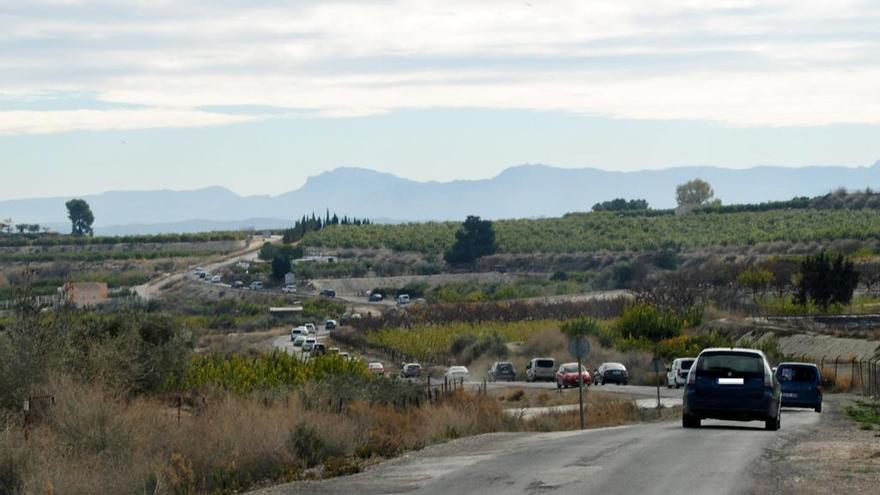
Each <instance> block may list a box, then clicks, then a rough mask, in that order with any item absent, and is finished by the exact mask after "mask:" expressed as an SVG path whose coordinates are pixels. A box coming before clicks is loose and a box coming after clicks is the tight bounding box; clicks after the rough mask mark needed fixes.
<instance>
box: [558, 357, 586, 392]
mask: <svg viewBox="0 0 880 495" xmlns="http://www.w3.org/2000/svg"><path fill="white" fill-rule="evenodd" d="M581 383H583V384H584V386H589V385H590V384H592V383H593V381H592V379H591V378H590V372H589V371H587V368H586V367H585V366H584V365H581V369H580V373H578V364H577V363H565V364H563V365H562V366H560V367H559V369H558V370H557V371H556V388H569V387H578V386H580V384H581Z"/></svg>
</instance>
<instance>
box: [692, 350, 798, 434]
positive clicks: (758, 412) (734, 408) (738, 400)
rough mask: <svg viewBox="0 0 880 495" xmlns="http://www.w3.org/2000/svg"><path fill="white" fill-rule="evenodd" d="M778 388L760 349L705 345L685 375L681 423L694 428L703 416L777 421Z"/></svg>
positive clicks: (773, 426) (772, 426) (774, 425)
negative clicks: (706, 346) (685, 382)
mask: <svg viewBox="0 0 880 495" xmlns="http://www.w3.org/2000/svg"><path fill="white" fill-rule="evenodd" d="M780 396H781V389H780V386H779V382H777V381H776V377H775V376H774V375H773V370H772V369H771V368H770V363H769V362H768V361H767V357H766V356H764V353H763V352H761V351H759V350H755V349H733V348H718V349H705V350H703V352H701V353H700V355H699V356H697V360H696V362H694V364H693V365H692V366H691V369H690V372H689V373H688V377H687V384H686V386H685V392H684V408H683V409H682V417H681V423H682V426H683V427H685V428H697V427H699V426H700V422H701V421H702V420H703V419H708V418H712V419H722V420H732V421H756V420H760V421H764V427H765V428H766V429H767V430H771V431H776V430H778V429H779V427H780V425H781V419H782V418H781V416H782V415H781V414H780V409H781V407H782V404H781V401H780Z"/></svg>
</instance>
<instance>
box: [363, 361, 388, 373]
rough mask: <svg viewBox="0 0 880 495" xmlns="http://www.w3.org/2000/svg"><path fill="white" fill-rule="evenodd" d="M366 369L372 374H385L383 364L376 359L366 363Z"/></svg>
mask: <svg viewBox="0 0 880 495" xmlns="http://www.w3.org/2000/svg"><path fill="white" fill-rule="evenodd" d="M367 369H368V370H370V373H373V374H374V375H384V374H385V365H384V364H382V363H380V362H378V361H376V362H372V363H370V364H368V365H367Z"/></svg>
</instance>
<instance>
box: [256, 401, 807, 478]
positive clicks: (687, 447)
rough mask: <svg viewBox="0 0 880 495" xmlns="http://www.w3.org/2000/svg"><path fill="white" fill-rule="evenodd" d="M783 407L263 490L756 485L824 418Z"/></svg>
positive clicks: (484, 441) (485, 440) (511, 440)
mask: <svg viewBox="0 0 880 495" xmlns="http://www.w3.org/2000/svg"><path fill="white" fill-rule="evenodd" d="M819 418H820V415H819V414H816V413H813V412H811V411H802V410H784V412H783V418H782V428H783V429H782V430H781V431H779V432H768V431H764V429H763V423H759V422H751V423H735V422H723V421H704V427H702V428H699V429H683V428H682V427H681V425H680V423H679V422H661V423H645V424H638V425H632V426H622V427H616V428H602V429H596V430H588V431H583V432H580V431H575V432H557V433H535V434H526V433H506V434H504V433H502V434H491V435H483V436H479V437H473V438H467V439H462V440H459V441H455V442H450V443H448V444H445V445H439V446H435V447H430V448H427V449H425V450H423V451H420V452H416V453H413V454H410V455H407V456H405V457H403V458H400V459H396V460H392V461H389V462H386V463H384V464H381V465H379V466H377V467H376V468H373V469H371V470H369V471H366V472H364V473H361V474H357V475H354V476H349V477H345V478H337V479H332V480H327V481H322V482H298V483H290V484H287V485H281V486H277V487H273V488H268V489H264V490H261V491H258V492H255V493H257V494H259V495H294V494H309V495H317V494H331V493H359V494H386V493H408V494H409V493H412V494H420V495H435V494H436V495H441V494H448V493H461V494H468V493H479V494H480V495H493V494H499V495H501V494H520V493H522V494H537V493H553V494H572V495H574V494H579V495H580V494H593V493H595V494H602V495H617V494H620V495H630V494H654V493H656V494H674V495H675V494H684V493H700V494H707V495H713V494H740V493H751V492H753V491H754V490H755V487H756V486H757V485H756V484H760V483H761V480H759V479H754V477H753V474H752V473H753V471H754V468H756V467H757V466H758V463H761V462H766V460H765V458H764V457H763V455H764V452H765V451H766V450H767V449H768V448H769V447H772V446H774V445H776V444H777V442H781V441H783V440H784V439H785V438H786V437H787V436H793V435H797V434H798V433H802V432H803V431H804V430H808V429H809V428H810V427H811V426H813V425H815V424H816V423H817V422H818V421H819Z"/></svg>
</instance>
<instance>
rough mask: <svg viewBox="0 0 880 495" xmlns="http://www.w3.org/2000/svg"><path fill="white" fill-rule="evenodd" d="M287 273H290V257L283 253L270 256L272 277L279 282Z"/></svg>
mask: <svg viewBox="0 0 880 495" xmlns="http://www.w3.org/2000/svg"><path fill="white" fill-rule="evenodd" d="M288 273H290V258H288V257H287V256H284V255H278V256H275V257H274V258H272V278H274V279H275V280H277V281H279V282H280V281H282V280H284V276H285V275H287V274H288Z"/></svg>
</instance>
